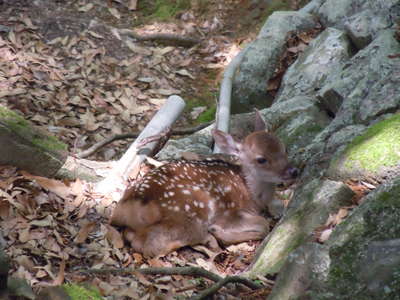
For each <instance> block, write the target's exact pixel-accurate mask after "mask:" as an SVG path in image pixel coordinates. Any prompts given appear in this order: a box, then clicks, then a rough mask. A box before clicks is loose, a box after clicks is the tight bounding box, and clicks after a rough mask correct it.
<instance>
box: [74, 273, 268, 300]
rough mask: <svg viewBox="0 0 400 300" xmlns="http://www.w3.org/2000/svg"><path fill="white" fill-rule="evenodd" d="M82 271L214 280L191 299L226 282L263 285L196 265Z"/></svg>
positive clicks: (254, 286) (259, 287)
mask: <svg viewBox="0 0 400 300" xmlns="http://www.w3.org/2000/svg"><path fill="white" fill-rule="evenodd" d="M80 271H81V272H83V273H90V274H109V273H117V274H134V273H135V272H140V273H141V274H144V275H184V276H193V277H204V278H207V279H209V280H211V281H214V282H215V284H213V285H212V286H211V287H210V288H208V289H206V290H204V291H203V292H201V293H200V294H199V295H197V296H195V297H193V298H192V299H193V300H201V299H206V298H207V297H209V296H210V295H212V294H215V293H216V292H217V291H218V290H219V289H220V288H221V287H223V286H224V285H226V284H228V283H240V284H243V285H245V286H247V287H249V288H251V289H253V290H257V289H261V288H263V286H262V285H261V284H258V283H255V282H253V281H251V280H250V279H247V278H244V277H240V276H227V277H225V278H222V277H221V276H219V275H217V274H215V273H212V272H209V271H207V270H205V269H203V268H197V267H175V268H143V269H132V268H120V269H114V268H107V269H89V270H80Z"/></svg>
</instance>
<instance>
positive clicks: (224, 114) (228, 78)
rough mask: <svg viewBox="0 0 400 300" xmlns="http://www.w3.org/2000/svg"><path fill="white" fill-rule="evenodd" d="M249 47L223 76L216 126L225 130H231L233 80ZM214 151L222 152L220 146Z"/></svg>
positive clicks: (241, 52) (230, 65)
mask: <svg viewBox="0 0 400 300" xmlns="http://www.w3.org/2000/svg"><path fill="white" fill-rule="evenodd" d="M246 50H247V47H246V48H245V49H243V50H242V51H240V53H239V54H238V55H236V56H235V58H234V59H233V60H232V61H231V62H230V63H229V65H228V67H227V68H226V70H225V72H224V76H223V78H222V83H221V89H220V93H219V99H218V108H217V116H216V126H215V128H216V129H218V130H221V131H223V132H229V119H230V117H231V96H232V80H233V78H234V77H235V73H236V69H237V68H238V67H239V65H240V63H241V62H242V59H243V57H244V54H245V53H246ZM214 153H221V151H220V149H219V148H218V146H216V145H215V146H214Z"/></svg>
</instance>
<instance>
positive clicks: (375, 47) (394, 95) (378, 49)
mask: <svg viewBox="0 0 400 300" xmlns="http://www.w3.org/2000/svg"><path fill="white" fill-rule="evenodd" d="M399 52H400V44H399V42H398V41H396V39H395V37H394V31H393V30H384V31H382V32H380V33H379V35H378V37H377V38H376V39H375V40H374V41H373V42H372V43H370V44H369V45H368V46H367V47H366V48H364V49H363V50H361V51H359V52H358V53H357V54H356V55H355V56H354V57H353V58H352V59H351V60H350V61H349V62H348V63H347V64H346V65H345V67H344V68H343V70H342V71H341V72H339V73H338V74H336V75H335V76H332V77H330V78H329V80H327V82H326V84H325V86H324V87H323V88H322V90H321V92H320V93H319V97H320V98H323V99H324V101H325V102H326V103H331V102H335V101H337V99H332V98H330V97H329V96H330V95H336V96H335V97H340V98H341V99H343V103H342V105H341V106H340V108H339V110H338V112H337V113H336V116H335V118H334V120H333V121H332V122H331V124H329V126H328V127H327V128H326V129H325V130H324V131H323V132H322V133H321V134H320V136H318V137H317V140H320V141H324V140H326V138H328V137H329V136H330V135H331V134H332V133H334V132H336V131H338V130H340V129H341V128H343V127H345V126H348V125H354V124H364V125H366V124H368V123H369V121H371V120H373V119H374V118H376V117H377V116H379V115H382V114H385V113H388V112H394V111H396V110H398V109H399V108H400V75H399V74H400V63H399V60H400V59H399V58H394V59H390V58H389V56H390V55H391V54H393V53H399Z"/></svg>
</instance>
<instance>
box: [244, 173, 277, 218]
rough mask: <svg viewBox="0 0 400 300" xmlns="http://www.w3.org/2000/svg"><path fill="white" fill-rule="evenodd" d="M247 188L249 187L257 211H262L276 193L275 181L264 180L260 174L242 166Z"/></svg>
mask: <svg viewBox="0 0 400 300" xmlns="http://www.w3.org/2000/svg"><path fill="white" fill-rule="evenodd" d="M242 172H243V175H244V178H245V180H246V184H247V188H248V189H249V192H250V195H251V200H252V202H253V203H254V206H255V209H256V210H257V212H262V211H263V210H265V209H266V208H268V205H269V204H270V203H271V202H272V201H273V198H274V193H275V186H276V184H275V183H272V182H266V181H263V180H262V178H260V177H259V176H258V174H254V171H253V170H251V169H247V168H242Z"/></svg>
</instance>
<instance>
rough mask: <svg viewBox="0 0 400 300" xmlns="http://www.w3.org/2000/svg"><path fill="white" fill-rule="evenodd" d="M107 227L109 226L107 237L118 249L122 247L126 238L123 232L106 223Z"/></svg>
mask: <svg viewBox="0 0 400 300" xmlns="http://www.w3.org/2000/svg"><path fill="white" fill-rule="evenodd" d="M106 227H107V233H106V239H107V240H108V241H109V242H110V244H111V245H113V246H114V247H115V248H117V249H120V248H122V247H123V246H124V240H123V239H122V235H121V233H120V232H119V231H118V230H117V229H115V228H114V227H113V226H111V225H108V224H106Z"/></svg>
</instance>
